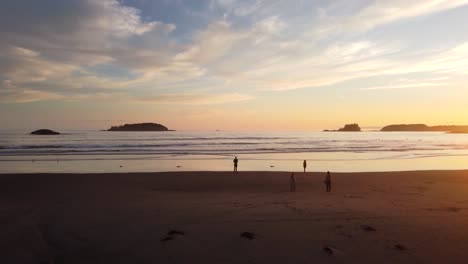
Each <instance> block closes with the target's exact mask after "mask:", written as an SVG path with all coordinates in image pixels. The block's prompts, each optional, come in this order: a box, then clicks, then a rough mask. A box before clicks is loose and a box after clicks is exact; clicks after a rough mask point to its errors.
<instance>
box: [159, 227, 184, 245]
mask: <svg viewBox="0 0 468 264" xmlns="http://www.w3.org/2000/svg"><path fill="white" fill-rule="evenodd" d="M177 236H185V232H184V231H181V230H175V229H173V230H170V231H169V232H167V236H166V237H164V238H162V239H161V242H167V241H170V240H173V239H174V238H176V237H177Z"/></svg>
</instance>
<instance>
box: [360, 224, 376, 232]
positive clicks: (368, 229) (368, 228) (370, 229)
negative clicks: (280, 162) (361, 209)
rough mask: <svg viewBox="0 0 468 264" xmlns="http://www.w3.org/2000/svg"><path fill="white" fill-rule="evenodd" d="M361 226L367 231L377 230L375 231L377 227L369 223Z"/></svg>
mask: <svg viewBox="0 0 468 264" xmlns="http://www.w3.org/2000/svg"><path fill="white" fill-rule="evenodd" d="M361 228H362V230H364V231H366V232H375V231H377V230H376V229H375V228H373V227H372V226H369V225H361Z"/></svg>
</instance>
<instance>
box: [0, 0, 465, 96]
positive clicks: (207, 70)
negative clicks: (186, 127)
mask: <svg viewBox="0 0 468 264" xmlns="http://www.w3.org/2000/svg"><path fill="white" fill-rule="evenodd" d="M39 2H40V3H39ZM123 3H124V2H122V1H117V0H102V1H100V0H83V1H81V0H69V1H57V0H44V1H29V2H28V1H26V2H25V1H15V2H12V1H11V2H9V3H5V4H2V8H1V9H0V30H1V32H2V39H1V40H0V80H7V81H8V82H7V83H4V84H3V86H4V87H6V85H7V84H8V85H9V88H8V89H6V88H5V91H4V92H3V94H4V95H5V97H4V98H2V100H3V101H8V100H12V101H15V100H16V101H24V100H29V101H33V100H50V99H54V100H56V99H60V100H91V99H93V98H94V99H97V100H133V101H135V100H136V101H153V102H158V103H163V102H167V103H180V104H213V103H214V104H220V103H228V102H240V101H245V100H252V99H253V97H251V96H250V95H249V94H251V93H252V91H260V93H267V92H268V91H287V90H293V89H301V88H312V87H323V86H329V85H334V84H337V83H340V82H344V81H348V80H353V79H359V78H371V77H373V76H386V75H407V74H411V73H431V74H438V75H447V76H448V77H450V76H455V75H460V74H466V72H467V70H466V69H468V63H467V61H468V56H467V55H468V52H467V50H468V48H467V47H468V44H464V43H458V44H457V45H456V46H455V47H450V46H448V45H439V46H438V47H437V48H438V49H437V50H423V51H417V52H415V51H413V50H410V49H407V46H405V43H404V40H398V41H394V40H387V39H378V40H376V39H372V37H371V36H370V35H366V34H362V33H363V32H366V31H368V30H371V29H373V28H375V27H378V26H382V25H388V24H391V23H393V22H397V21H401V19H409V18H414V17H418V16H423V15H429V14H432V13H435V12H440V11H443V10H448V9H450V8H455V7H459V6H461V5H464V4H465V3H466V1H461V0H459V1H455V0H452V1H441V0H439V1H419V0H418V1H412V2H408V1H399V0H391V1H383V2H382V1H375V2H370V3H367V2H352V3H351V2H349V1H343V2H336V3H334V4H330V5H329V6H328V7H323V6H320V3H316V2H314V3H312V2H309V3H308V2H306V1H304V2H302V1H298V2H293V3H291V2H290V1H280V0H276V1H260V0H252V1H232V0H216V1H215V0H213V1H210V2H209V4H207V6H205V7H204V8H206V9H207V10H201V11H200V10H197V12H199V13H203V12H205V13H204V15H206V17H207V20H208V21H207V23H206V24H204V25H203V27H200V28H198V27H197V28H195V27H193V28H188V29H184V30H185V31H184V32H187V31H188V32H189V33H187V34H182V35H179V34H180V32H178V30H177V29H178V28H177V27H176V24H177V20H175V21H174V22H173V23H169V22H162V21H160V20H158V19H156V18H150V16H147V15H145V16H143V15H142V12H141V11H140V10H138V9H136V8H134V7H130V6H128V5H125V4H123ZM52 7H53V8H52ZM345 7H346V8H345ZM348 7H350V8H348ZM201 9H203V8H201ZM213 10H216V12H214V11H213ZM219 10H221V12H222V13H225V14H226V16H223V17H221V16H219V14H218V13H217V12H218V11H219ZM317 10H318V11H317ZM343 10H344V11H343ZM214 14H216V15H214ZM296 14H297V15H296ZM317 14H318V15H317ZM210 15H211V16H210ZM313 15H316V17H312V16H313ZM19 17H21V19H19ZM177 26H179V24H178V25H177ZM343 32H344V33H348V32H352V34H338V33H343ZM350 35H352V36H350ZM449 81H450V80H447V82H449ZM425 84H428V83H427V82H425V81H423V80H421V84H417V83H406V84H405V83H397V84H395V83H393V84H390V85H382V86H379V85H372V86H369V87H367V89H371V88H372V89H376V88H379V89H390V88H389V87H393V88H395V87H405V85H406V87H416V86H417V85H425ZM201 90H203V92H200V91H201ZM208 94H213V95H208ZM21 98H23V99H21Z"/></svg>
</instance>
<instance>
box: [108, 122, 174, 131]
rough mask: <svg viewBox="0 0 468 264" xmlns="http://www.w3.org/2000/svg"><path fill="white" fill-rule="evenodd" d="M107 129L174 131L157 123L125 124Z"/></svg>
mask: <svg viewBox="0 0 468 264" xmlns="http://www.w3.org/2000/svg"><path fill="white" fill-rule="evenodd" d="M107 131H173V130H169V129H168V128H167V127H165V126H163V125H161V124H157V123H139V124H125V125H123V126H113V127H111V128H109V129H108V130H107Z"/></svg>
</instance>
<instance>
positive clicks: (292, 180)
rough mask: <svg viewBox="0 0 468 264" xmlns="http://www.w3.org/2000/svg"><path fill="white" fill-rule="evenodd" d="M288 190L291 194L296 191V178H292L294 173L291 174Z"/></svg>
mask: <svg viewBox="0 0 468 264" xmlns="http://www.w3.org/2000/svg"><path fill="white" fill-rule="evenodd" d="M290 190H291V192H295V191H296V178H295V177H294V172H293V173H291V182H290Z"/></svg>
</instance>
